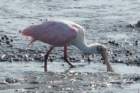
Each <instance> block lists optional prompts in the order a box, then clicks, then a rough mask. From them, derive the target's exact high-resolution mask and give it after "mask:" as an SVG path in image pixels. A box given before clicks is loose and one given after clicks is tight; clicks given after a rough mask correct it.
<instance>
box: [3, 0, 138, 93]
mask: <svg viewBox="0 0 140 93" xmlns="http://www.w3.org/2000/svg"><path fill="white" fill-rule="evenodd" d="M139 5H140V1H139V0H133V1H132V0H113V1H111V0H104V1H103V0H86V1H85V0H67V1H66V0H61V1H60V0H22V1H21V0H1V2H0V38H1V39H0V41H1V42H0V62H1V63H0V93H58V92H60V93H126V92H128V93H139V91H140V83H139V81H140V73H139V70H140V67H139V65H140V56H139V54H140V48H139V46H140V45H139V44H140V43H139V41H140V37H139V34H140V30H139V29H138V28H130V27H128V26H127V25H129V24H135V23H136V22H137V21H138V20H139V19H140V16H139V15H140V13H139V9H140V6H139ZM48 18H52V19H54V18H56V19H66V20H71V21H75V22H77V23H79V24H80V25H82V26H84V28H85V29H86V32H85V34H86V39H87V42H88V43H93V42H100V43H103V44H105V45H106V46H108V47H109V49H110V54H109V59H110V62H112V66H113V68H114V70H115V72H114V73H106V67H105V66H104V65H102V64H101V63H100V57H99V56H96V58H95V59H94V60H92V62H91V64H88V62H87V61H86V60H85V61H83V59H82V58H81V55H80V54H79V53H80V52H79V50H78V49H76V48H74V47H70V48H69V54H70V56H71V58H74V59H75V60H73V64H74V65H76V68H73V69H69V67H68V66H67V64H65V63H64V62H63V60H62V54H63V53H62V52H63V49H62V48H59V49H56V50H54V51H53V53H52V56H51V59H52V60H53V61H54V62H53V63H51V62H49V64H48V69H49V72H48V73H44V72H43V63H42V59H43V54H44V53H45V51H46V50H47V47H48V46H46V44H43V43H40V42H36V43H35V44H34V46H33V47H32V49H26V47H27V43H28V40H26V39H24V38H23V37H22V36H21V35H20V34H19V30H22V29H23V28H25V27H26V26H28V25H30V24H37V23H40V22H42V21H46V20H47V19H48ZM5 35H7V37H8V40H7V39H6V40H5V39H2V37H5ZM136 41H138V42H137V44H136ZM8 42H9V43H8ZM75 54H76V55H75Z"/></svg>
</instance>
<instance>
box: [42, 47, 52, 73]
mask: <svg viewBox="0 0 140 93" xmlns="http://www.w3.org/2000/svg"><path fill="white" fill-rule="evenodd" d="M53 48H54V47H53V46H51V47H50V49H49V50H48V52H47V53H46V54H45V56H44V71H45V72H47V60H48V57H49V54H50V53H51V51H52V50H53Z"/></svg>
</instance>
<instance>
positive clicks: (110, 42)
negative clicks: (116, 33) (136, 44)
mask: <svg viewBox="0 0 140 93" xmlns="http://www.w3.org/2000/svg"><path fill="white" fill-rule="evenodd" d="M108 43H109V44H111V45H113V46H116V47H118V46H119V43H117V42H116V41H115V40H114V41H108Z"/></svg>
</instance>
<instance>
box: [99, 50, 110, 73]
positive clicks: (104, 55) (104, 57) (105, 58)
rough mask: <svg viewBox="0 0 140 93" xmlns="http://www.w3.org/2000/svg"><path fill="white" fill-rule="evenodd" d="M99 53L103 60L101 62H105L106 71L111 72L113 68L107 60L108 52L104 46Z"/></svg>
mask: <svg viewBox="0 0 140 93" xmlns="http://www.w3.org/2000/svg"><path fill="white" fill-rule="evenodd" d="M101 55H102V58H103V60H104V61H103V64H106V66H107V71H110V72H113V69H112V67H111V65H110V63H109V62H108V53H107V50H106V49H105V48H103V49H102V52H101Z"/></svg>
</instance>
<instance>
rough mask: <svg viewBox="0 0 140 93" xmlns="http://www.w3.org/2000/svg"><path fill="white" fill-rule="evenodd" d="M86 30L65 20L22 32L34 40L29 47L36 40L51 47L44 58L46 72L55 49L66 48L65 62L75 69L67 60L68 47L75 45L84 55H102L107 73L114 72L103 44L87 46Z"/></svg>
mask: <svg viewBox="0 0 140 93" xmlns="http://www.w3.org/2000/svg"><path fill="white" fill-rule="evenodd" d="M84 32H85V30H84V28H83V27H82V26H80V25H78V24H76V23H74V22H71V21H65V20H48V21H47V22H43V23H41V24H38V25H31V26H29V27H27V28H25V29H24V30H23V31H21V33H22V35H24V36H29V37H31V38H32V40H31V42H30V43H29V45H32V44H33V42H35V41H36V40H38V41H41V42H44V43H47V44H49V45H51V47H50V49H49V50H48V52H47V53H46V54H45V56H44V71H47V59H48V57H49V54H50V52H51V51H52V50H53V49H54V47H64V60H65V61H66V62H67V63H68V64H69V65H70V67H74V66H73V65H72V64H71V63H70V62H69V60H68V59H67V57H68V56H67V47H68V46H69V45H73V46H75V47H77V48H78V49H80V50H81V52H82V53H83V54H84V55H93V54H101V56H102V58H103V60H104V61H103V64H106V66H107V71H113V69H112V67H111V65H110V63H109V62H108V57H107V48H106V47H105V46H104V45H102V44H90V45H87V44H86V42H85V37H84Z"/></svg>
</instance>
